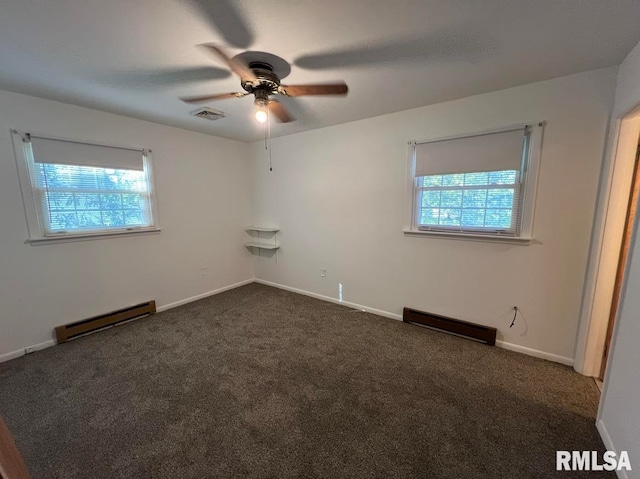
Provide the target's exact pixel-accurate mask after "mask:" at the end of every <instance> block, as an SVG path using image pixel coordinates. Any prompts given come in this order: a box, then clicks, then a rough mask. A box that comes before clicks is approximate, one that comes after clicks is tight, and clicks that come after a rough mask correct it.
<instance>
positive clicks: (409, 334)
mask: <svg viewBox="0 0 640 479" xmlns="http://www.w3.org/2000/svg"><path fill="white" fill-rule="evenodd" d="M597 396H598V392H597V389H596V387H595V385H594V384H593V381H592V380H591V379H588V378H586V377H583V376H580V375H578V374H577V373H575V372H574V371H573V370H572V369H571V368H568V367H565V366H561V365H558V364H554V363H551V362H547V361H543V360H538V359H535V358H531V357H528V356H524V355H520V354H517V353H513V352H509V351H505V350H502V349H498V348H491V347H488V346H484V345H481V344H477V343H474V342H471V341H468V340H464V339H460V338H457V337H453V336H449V335H446V334H442V333H438V332H434V331H431V330H428V329H424V328H420V327H418V326H411V325H407V324H403V323H402V322H399V321H394V320H390V319H386V318H381V317H378V316H374V315H371V314H368V313H363V312H357V311H354V310H351V309H348V308H345V307H342V306H339V305H334V304H330V303H325V302H322V301H319V300H315V299H312V298H308V297H305V296H301V295H297V294H293V293H289V292H286V291H281V290H278V289H274V288H270V287H266V286H262V285H258V284H250V285H247V286H244V287H242V288H238V289H235V290H232V291H228V292H226V293H223V294H220V295H217V296H214V297H211V298H208V299H204V300H201V301H198V302H195V303H191V304H188V305H186V306H182V307H179V308H176V309H173V310H169V311H166V312H164V313H159V314H157V315H155V316H152V317H149V318H145V319H142V320H139V321H135V322H132V323H128V324H125V325H122V326H119V327H115V328H112V329H109V330H106V331H102V332H100V333H97V334H93V335H90V336H87V337H84V338H81V339H79V340H76V341H72V342H70V343H67V344H63V345H60V346H57V347H54V348H50V349H47V350H44V351H40V352H37V353H34V354H32V355H29V356H25V357H22V358H19V359H15V360H13V361H9V362H7V363H3V364H0V414H2V415H3V416H4V417H5V419H6V421H7V424H8V426H9V428H10V429H11V430H12V432H13V433H14V435H15V438H16V442H17V444H18V446H19V447H20V449H21V450H22V452H23V455H24V458H25V461H26V463H27V465H28V467H29V468H30V470H31V472H32V474H33V477H34V478H63V477H64V478H114V477H127V478H147V477H149V478H151V477H153V478H210V477H211V478H213V477H241V476H242V477H277V478H284V477H326V478H334V477H381V478H390V477H428V478H450V477H451V478H483V477H487V478H500V477H505V478H507V477H508V478H514V477H518V478H528V477H540V478H549V477H556V476H557V477H564V478H566V477H572V478H574V477H589V478H596V477H601V476H603V477H604V475H605V474H607V473H597V472H590V473H568V472H556V471H555V451H556V450H557V449H562V450H573V449H577V450H599V451H603V445H602V442H601V441H600V439H599V436H598V434H597V432H596V429H595V426H594V423H595V414H596V408H597ZM581 474H582V475H581ZM608 474H609V475H607V477H615V475H614V474H613V473H608Z"/></svg>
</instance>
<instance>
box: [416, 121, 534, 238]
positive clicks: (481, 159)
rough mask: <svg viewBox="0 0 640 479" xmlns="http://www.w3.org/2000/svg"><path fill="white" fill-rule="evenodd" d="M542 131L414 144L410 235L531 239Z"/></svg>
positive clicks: (518, 130) (514, 130) (524, 128)
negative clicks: (534, 158)
mask: <svg viewBox="0 0 640 479" xmlns="http://www.w3.org/2000/svg"><path fill="white" fill-rule="evenodd" d="M541 127H542V124H540V125H539V126H537V127H531V126H522V127H517V128H516V127H514V128H510V129H506V130H500V131H494V132H488V133H478V134H473V135H467V136H461V137H454V138H446V139H438V140H429V141H423V142H412V143H411V155H410V159H411V168H410V171H411V178H410V180H411V191H412V195H411V216H412V217H411V228H410V229H409V230H406V231H407V232H409V233H411V232H415V233H427V234H428V233H431V234H452V235H454V234H455V235H467V236H483V237H499V238H513V239H519V238H524V239H530V235H531V227H532V218H533V214H532V213H533V212H532V206H533V201H534V199H533V197H534V194H535V181H536V179H537V161H532V158H533V157H534V156H535V157H536V158H537V156H538V154H539V151H538V150H539V139H540V137H541V134H540V133H541V132H540V131H538V130H541ZM534 145H535V147H534Z"/></svg>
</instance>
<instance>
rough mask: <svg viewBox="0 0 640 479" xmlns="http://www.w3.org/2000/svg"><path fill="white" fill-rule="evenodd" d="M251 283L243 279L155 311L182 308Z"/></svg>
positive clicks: (160, 307)
mask: <svg viewBox="0 0 640 479" xmlns="http://www.w3.org/2000/svg"><path fill="white" fill-rule="evenodd" d="M253 282H254V279H253V278H251V279H245V280H244V281H240V282H239V283H234V284H230V285H228V286H223V287H222V288H218V289H214V290H213V291H207V292H206V293H201V294H197V295H195V296H191V297H190V298H185V299H181V300H180V301H174V302H173V303H168V304H163V305H162V306H158V307H157V308H156V311H157V312H158V313H159V312H161V311H166V310H167V309H172V308H177V307H178V306H182V305H183V304H189V303H193V302H194V301H198V300H200V299H204V298H208V297H209V296H214V295H216V294H220V293H224V292H225V291H229V290H230V289H236V288H239V287H240V286H244V285H245V284H249V283H253Z"/></svg>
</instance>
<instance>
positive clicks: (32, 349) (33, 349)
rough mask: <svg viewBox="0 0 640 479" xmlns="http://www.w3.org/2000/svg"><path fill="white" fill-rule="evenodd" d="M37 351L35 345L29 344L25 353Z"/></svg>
mask: <svg viewBox="0 0 640 479" xmlns="http://www.w3.org/2000/svg"><path fill="white" fill-rule="evenodd" d="M35 351H36V347H35V346H29V347H26V348H24V354H31V353H34V352H35Z"/></svg>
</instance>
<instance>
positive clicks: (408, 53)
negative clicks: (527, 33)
mask: <svg viewBox="0 0 640 479" xmlns="http://www.w3.org/2000/svg"><path fill="white" fill-rule="evenodd" d="M497 49H498V46H497V44H496V41H495V40H494V39H493V38H492V37H491V36H488V35H481V34H473V33H468V32H462V31H461V32H453V31H452V32H449V33H448V34H438V35H430V36H425V37H422V38H412V39H409V40H399V41H396V42H391V43H384V44H367V45H362V46H359V47H358V46H355V47H348V48H343V49H339V50H333V51H327V52H320V53H315V54H308V55H303V56H301V57H299V58H296V59H295V61H294V64H295V65H296V66H298V67H301V68H306V69H309V70H325V69H333V68H343V67H347V68H349V67H362V66H370V65H378V64H384V63H390V64H394V65H395V64H396V63H397V62H398V61H415V60H428V61H432V62H442V61H446V62H451V61H467V60H475V59H478V58H482V57H485V56H490V55H492V54H494V53H495V52H496V51H497Z"/></svg>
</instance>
